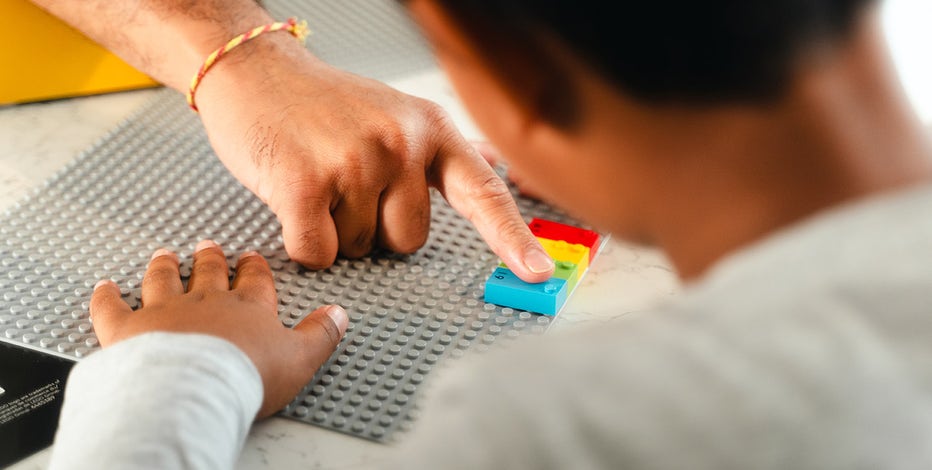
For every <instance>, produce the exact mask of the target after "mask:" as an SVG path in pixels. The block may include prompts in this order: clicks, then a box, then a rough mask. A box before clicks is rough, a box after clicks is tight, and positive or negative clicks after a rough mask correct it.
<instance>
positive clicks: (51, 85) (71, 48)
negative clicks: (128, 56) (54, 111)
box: [0, 0, 158, 105]
mask: <svg viewBox="0 0 932 470" xmlns="http://www.w3.org/2000/svg"><path fill="white" fill-rule="evenodd" d="M0 12H2V13H0V44H3V46H2V47H0V105H3V104H11V103H25V102H31V101H44V100H51V99H58V98H67V97H72V96H83V95H93V94H100V93H109V92H114V91H123V90H131V89H138V88H148V87H153V86H157V85H158V83H157V82H155V81H154V80H152V79H151V78H149V77H148V76H147V75H145V74H143V73H142V72H139V71H138V70H136V69H134V68H133V67H132V66H130V65H129V64H127V63H126V62H123V61H122V60H120V59H119V58H118V57H117V56H115V55H113V54H112V53H110V52H109V51H107V50H106V49H104V48H103V47H101V46H100V45H99V44H97V43H95V42H94V41H92V40H90V39H88V38H87V37H86V36H84V35H83V34H81V33H80V32H79V31H77V30H75V29H74V28H72V27H71V26H69V25H67V24H66V23H64V22H63V21H61V20H59V19H58V18H56V17H54V16H52V15H50V14H49V13H47V12H46V11H45V10H42V9H41V8H39V7H37V6H36V5H35V4H33V3H32V2H30V1H28V0H0Z"/></svg>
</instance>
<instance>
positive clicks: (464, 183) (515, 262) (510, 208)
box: [431, 137, 554, 282]
mask: <svg viewBox="0 0 932 470" xmlns="http://www.w3.org/2000/svg"><path fill="white" fill-rule="evenodd" d="M448 142H450V143H448V144H447V145H445V146H440V147H439V148H438V151H437V156H436V158H435V159H434V161H433V163H432V168H431V174H432V178H433V181H432V184H433V185H434V186H435V187H436V188H437V189H438V190H440V192H441V194H443V196H444V197H445V198H446V200H447V202H449V203H450V205H451V206H453V208H454V209H456V210H457V211H458V212H459V213H460V214H463V216H465V217H466V218H467V219H468V220H469V221H470V222H471V223H472V224H473V225H474V226H475V227H476V230H478V231H479V234H480V235H482V238H484V239H485V241H486V243H488V244H489V247H490V248H491V249H492V251H494V252H495V254H497V255H498V256H499V257H500V258H501V259H502V260H503V261H504V262H505V264H507V265H508V267H509V269H511V270H512V271H514V273H515V274H516V275H517V276H518V277H519V278H521V279H522V280H524V281H526V282H543V281H546V280H547V279H549V278H550V276H551V275H552V274H553V270H554V264H553V259H551V258H550V256H549V255H548V254H547V252H545V251H544V249H543V247H541V246H540V242H538V241H537V239H536V238H535V237H534V235H533V234H532V233H531V230H530V229H529V228H528V226H527V223H525V221H524V219H522V218H521V213H520V212H518V206H517V205H516V204H515V200H514V198H513V197H512V196H511V192H510V191H509V190H508V186H507V185H506V184H505V182H504V181H502V179H501V178H499V176H498V174H496V173H495V171H494V170H493V169H492V167H491V166H489V164H488V163H486V161H485V160H484V159H483V158H482V156H480V155H479V154H478V152H477V151H476V149H475V148H473V146H472V145H469V144H468V143H467V142H466V141H465V140H464V139H463V138H461V137H460V138H453V139H449V140H448Z"/></svg>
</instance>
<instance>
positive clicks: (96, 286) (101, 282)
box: [84, 279, 110, 290]
mask: <svg viewBox="0 0 932 470" xmlns="http://www.w3.org/2000/svg"><path fill="white" fill-rule="evenodd" d="M107 284H110V281H109V280H108V279H101V280H99V281H97V284H94V290H97V289H100V288H101V287H102V286H105V285H107ZM84 285H85V286H86V285H87V284H84Z"/></svg>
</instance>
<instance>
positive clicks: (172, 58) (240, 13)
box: [33, 0, 272, 91]
mask: <svg viewBox="0 0 932 470" xmlns="http://www.w3.org/2000/svg"><path fill="white" fill-rule="evenodd" d="M33 2H34V3H35V4H37V5H38V6H40V7H41V8H43V9H45V10H47V11H48V12H50V13H51V14H53V15H55V16H57V17H59V18H61V19H62V20H64V21H66V22H68V23H69V24H71V25H72V26H74V27H75V28H77V29H79V30H81V31H82V32H83V33H84V34H86V35H87V36H88V37H90V38H91V39H93V40H95V41H97V42H98V43H100V44H101V45H102V46H104V47H106V48H107V49H109V50H111V51H113V52H114V53H115V54H117V55H118V56H120V57H121V58H122V59H124V60H125V61H127V62H128V63H130V64H131V65H133V66H134V67H136V68H137V69H139V70H141V71H142V72H144V73H146V74H148V75H149V76H151V77H152V78H154V79H156V80H158V81H160V82H162V83H164V84H165V85H167V86H170V87H172V88H175V89H177V90H179V91H184V90H186V89H187V87H188V84H189V82H190V80H191V76H192V75H193V74H194V73H195V72H196V71H197V69H198V67H200V65H201V63H202V62H203V60H204V57H206V56H207V54H209V53H210V52H211V51H213V50H214V49H216V48H217V47H219V46H221V45H223V44H224V43H226V41H228V40H229V39H231V38H233V37H234V36H236V35H237V34H240V33H242V32H244V31H246V30H248V29H250V28H253V27H255V26H259V25H261V24H264V23H268V22H270V21H272V18H271V17H270V15H269V14H268V13H267V12H266V11H265V10H264V9H263V8H262V7H261V6H260V5H258V4H257V3H256V2H255V1H254V0H121V1H111V0H83V1H72V0H33ZM244 49H246V48H245V47H244ZM240 52H243V53H245V51H240Z"/></svg>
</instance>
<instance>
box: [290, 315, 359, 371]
mask: <svg viewBox="0 0 932 470" xmlns="http://www.w3.org/2000/svg"><path fill="white" fill-rule="evenodd" d="M347 325H349V318H348V317H347V316H346V311H345V310H343V308H342V307H340V306H339V305H326V306H323V307H320V308H318V309H317V310H314V311H313V312H311V314H310V315H308V316H307V317H305V318H304V320H302V321H301V323H298V324H297V325H295V327H294V330H295V331H296V332H298V333H299V334H300V335H301V336H302V338H303V340H304V341H303V344H304V351H303V354H301V355H300V357H301V360H302V361H304V364H303V365H304V367H307V368H309V369H311V370H315V371H316V370H317V369H318V368H319V367H320V366H321V365H322V364H323V363H324V362H326V361H327V358H329V357H330V355H331V354H333V350H334V349H336V347H337V345H338V344H340V340H342V339H343V335H344V334H346V327H347Z"/></svg>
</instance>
